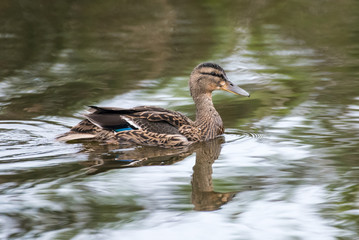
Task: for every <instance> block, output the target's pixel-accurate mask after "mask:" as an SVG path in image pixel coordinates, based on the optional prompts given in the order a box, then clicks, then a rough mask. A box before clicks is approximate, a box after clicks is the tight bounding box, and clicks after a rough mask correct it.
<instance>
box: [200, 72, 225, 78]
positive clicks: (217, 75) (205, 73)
mask: <svg viewBox="0 0 359 240" xmlns="http://www.w3.org/2000/svg"><path fill="white" fill-rule="evenodd" d="M200 73H201V74H204V75H211V76H214V77H219V78H222V79H225V77H224V75H223V74H218V73H215V72H200Z"/></svg>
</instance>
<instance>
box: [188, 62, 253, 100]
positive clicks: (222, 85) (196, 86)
mask: <svg viewBox="0 0 359 240" xmlns="http://www.w3.org/2000/svg"><path fill="white" fill-rule="evenodd" d="M189 87H190V91H191V95H192V97H195V96H198V95H201V94H209V95H210V94H211V93H212V92H213V91H214V90H224V91H227V92H230V93H234V94H237V95H243V96H246V97H249V93H248V92H246V91H245V90H243V89H242V88H240V87H238V86H236V85H234V84H233V83H232V82H231V81H229V80H228V78H227V75H226V73H225V72H224V70H223V68H221V67H220V66H219V65H218V64H215V63H201V64H199V65H198V66H197V67H195V68H194V69H193V71H192V73H191V77H190V80H189Z"/></svg>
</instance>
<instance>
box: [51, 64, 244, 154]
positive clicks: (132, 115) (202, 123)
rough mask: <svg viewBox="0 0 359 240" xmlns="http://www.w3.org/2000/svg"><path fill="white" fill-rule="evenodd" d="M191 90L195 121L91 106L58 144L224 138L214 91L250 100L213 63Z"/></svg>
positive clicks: (199, 70)
mask: <svg viewBox="0 0 359 240" xmlns="http://www.w3.org/2000/svg"><path fill="white" fill-rule="evenodd" d="M189 88H190V92H191V96H192V98H193V101H194V103H195V104H196V109H197V112H196V121H192V120H191V119H189V118H188V117H186V116H185V115H183V114H182V113H179V112H175V111H171V110H167V109H164V108H160V107H152V106H140V107H134V108H129V109H125V108H111V107H96V106H91V107H90V108H91V109H90V110H91V113H90V114H87V115H85V116H86V118H87V119H85V120H83V121H81V122H80V123H79V124H77V125H76V126H74V127H73V128H71V130H70V131H69V132H67V133H65V134H63V135H62V136H59V137H58V139H59V140H63V141H70V140H77V139H96V140H101V141H105V142H107V143H117V144H131V145H133V144H135V145H148V146H161V147H182V146H187V145H189V144H192V143H194V142H199V141H205V140H209V139H213V138H215V137H217V136H219V135H221V134H223V132H224V129H223V122H222V119H221V117H220V116H219V114H218V112H217V111H216V109H215V108H214V105H213V102H212V92H213V91H214V90H225V91H228V92H231V93H234V94H238V95H244V96H248V97H249V93H247V92H246V91H244V90H243V89H241V88H240V87H238V86H236V85H234V84H233V83H232V82H230V81H229V80H228V78H227V76H226V73H225V72H224V70H223V69H222V68H221V67H220V66H219V65H217V64H214V63H202V64H200V65H198V66H197V67H195V68H194V70H193V71H192V73H191V76H190V80H189Z"/></svg>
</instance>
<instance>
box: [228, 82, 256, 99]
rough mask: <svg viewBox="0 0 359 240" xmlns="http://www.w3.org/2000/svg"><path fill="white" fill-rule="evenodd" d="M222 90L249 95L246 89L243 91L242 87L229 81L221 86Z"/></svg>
mask: <svg viewBox="0 0 359 240" xmlns="http://www.w3.org/2000/svg"><path fill="white" fill-rule="evenodd" d="M222 90H224V91H227V92H230V93H234V94H237V95H243V96H246V97H249V96H250V94H249V93H248V92H247V91H245V90H244V89H242V88H240V87H238V86H236V85H234V84H233V83H231V82H229V84H227V85H225V86H223V87H222Z"/></svg>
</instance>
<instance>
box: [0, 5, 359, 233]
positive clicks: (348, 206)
mask: <svg viewBox="0 0 359 240" xmlns="http://www.w3.org/2000/svg"><path fill="white" fill-rule="evenodd" d="M0 12H1V13H2V14H0V19H1V22H2V23H4V24H1V26H0V46H1V47H0V55H1V59H0V119H24V120H30V119H34V118H40V119H41V118H46V117H50V116H54V117H58V118H57V119H58V120H56V121H58V122H62V121H65V122H66V121H67V120H68V119H67V118H64V117H73V116H74V114H78V113H79V112H81V111H82V109H83V108H84V106H85V105H92V104H99V103H101V102H103V101H105V100H109V99H110V101H112V100H111V99H115V100H116V97H118V96H119V97H120V98H122V97H123V101H129V102H130V104H136V105H137V104H138V105H142V104H146V102H151V103H152V102H153V99H155V100H156V101H157V100H158V102H159V104H162V106H163V105H165V106H166V107H167V106H169V107H171V108H172V109H175V110H179V111H182V112H184V113H186V114H188V115H189V116H191V117H192V118H193V117H194V106H193V104H192V100H191V98H190V96H189V93H188V89H187V78H188V76H189V73H190V71H191V70H192V69H193V67H194V66H196V65H197V64H198V63H200V62H203V61H216V62H219V63H220V64H221V65H222V66H224V67H225V69H226V70H227V68H228V70H227V74H228V76H230V78H231V79H232V80H233V79H234V82H235V83H236V84H241V86H242V85H243V88H245V89H248V90H249V91H250V92H251V93H252V96H251V98H250V99H249V100H248V99H244V98H235V97H233V96H230V95H227V94H226V93H220V94H215V97H214V101H215V105H216V107H217V109H218V111H219V113H220V114H221V116H222V118H223V120H224V123H225V126H226V128H227V129H229V130H227V132H228V134H227V136H226V137H228V138H231V137H232V138H236V137H238V138H240V137H241V133H242V132H244V133H245V132H247V133H252V135H254V136H255V134H253V133H256V134H258V135H260V136H262V139H256V138H255V137H253V138H250V139H244V140H243V139H242V140H241V139H239V140H238V142H236V141H237V140H233V141H232V142H230V143H226V144H224V145H223V147H222V148H223V149H222V152H221V155H220V157H219V159H218V160H216V162H215V163H214V165H213V166H212V165H211V164H210V166H208V165H201V164H199V163H198V162H200V159H199V160H197V161H198V162H196V165H195V166H194V169H193V171H192V172H187V171H186V170H184V169H183V168H184V167H183V166H186V164H188V163H187V162H186V161H188V159H189V158H188V156H191V154H192V152H190V154H189V155H186V156H182V158H181V157H179V158H176V159H175V160H174V161H173V162H171V164H172V165H171V166H163V167H162V168H161V167H159V168H156V167H148V168H140V169H141V170H137V171H136V170H127V169H126V171H125V170H123V169H119V170H118V169H117V170H112V171H109V172H106V173H102V175H101V174H98V176H99V177H97V175H96V176H87V175H85V174H84V170H83V165H85V163H82V165H79V164H78V163H77V162H76V163H71V164H61V158H64V159H73V158H74V159H75V160H76V159H77V161H83V160H86V162H88V161H91V160H92V157H94V158H95V160H98V159H102V160H103V159H107V160H109V161H108V164H110V165H111V164H114V163H113V161H112V162H111V160H113V158H115V157H114V156H116V154H118V153H116V151H114V152H112V150H109V149H102V150H99V149H95V150H94V151H92V152H90V150H89V149H86V145H84V146H82V145H80V147H79V145H76V147H78V148H80V149H82V150H83V152H82V153H78V154H64V155H61V156H58V159H60V160H59V162H57V163H56V164H53V165H52V166H50V167H49V166H46V167H40V168H36V169H33V168H32V167H34V166H32V167H29V168H26V167H23V168H21V170H19V169H17V168H16V167H14V168H13V169H11V168H10V172H7V174H4V175H3V176H2V177H1V180H0V183H1V185H2V187H1V193H2V196H4V197H5V198H6V199H5V200H3V203H12V202H11V201H8V199H17V201H19V204H18V205H16V204H13V205H11V207H15V210H14V211H13V212H11V211H10V212H7V213H6V216H8V217H9V218H10V219H13V220H14V221H15V222H17V223H18V224H17V225H16V224H15V226H16V227H17V228H15V227H13V228H12V229H18V230H16V231H17V232H16V231H15V233H13V234H12V235H11V234H10V235H11V236H12V237H13V238H21V237H23V236H28V237H29V238H31V237H36V238H37V237H41V236H44V235H42V234H43V233H44V232H51V231H54V230H62V231H63V232H62V233H61V232H59V233H58V235H57V236H59V238H70V237H75V236H78V235H80V234H84V230H83V229H85V231H86V230H87V231H88V232H90V233H89V234H91V233H93V234H95V233H98V232H101V231H102V230H101V229H102V228H104V229H108V231H110V230H113V229H121V228H126V226H128V225H127V224H129V225H131V223H132V224H133V225H135V226H136V225H137V224H142V223H144V221H145V220H144V219H151V213H153V212H156V213H159V212H160V213H163V212H170V213H173V212H175V213H176V214H177V213H179V214H183V213H190V212H192V207H193V208H197V209H198V210H214V209H218V207H221V206H222V205H221V204H222V203H226V201H225V200H231V199H232V198H231V197H228V196H226V195H220V194H221V193H219V192H226V193H232V192H238V193H239V196H238V198H236V199H234V200H233V202H234V204H232V205H231V204H229V205H227V206H226V207H227V209H226V211H228V212H229V213H228V212H225V211H223V212H222V211H221V210H219V214H223V215H224V216H226V217H228V218H229V219H231V220H230V221H229V222H231V221H233V222H235V223H236V224H238V222H239V223H242V222H241V220H242V219H243V218H245V215H246V214H244V216H243V215H241V214H240V213H239V212H244V213H247V215H248V213H249V212H250V210H249V209H251V207H252V205H251V204H252V202H253V203H255V202H266V201H268V199H267V198H266V197H268V195H270V194H273V193H276V194H278V195H280V197H278V199H279V200H278V199H276V198H274V200H276V201H281V203H283V205H285V203H295V204H298V205H300V206H303V205H304V206H307V205H310V207H312V208H310V211H312V212H311V213H312V214H313V215H315V214H316V213H320V216H321V217H323V219H328V220H329V221H330V223H328V224H327V225H328V226H334V227H336V229H344V230H347V231H348V232H349V233H346V235H345V234H342V233H341V232H335V231H333V232H334V233H332V234H333V235H331V237H332V238H333V239H334V238H340V239H353V238H354V237H356V236H357V234H358V220H357V215H358V213H357V208H358V207H357V206H358V194H359V189H358V175H359V174H358V161H357V159H358V147H359V143H358V139H359V135H358V116H359V113H358V112H359V111H358V106H359V99H358V97H359V95H358V94H359V92H358V89H359V81H358V77H359V75H358V71H357V69H358V67H359V60H358V56H359V45H358V39H359V15H358V14H357V13H358V12H359V3H358V2H357V1H354V0H352V1H350V0H349V1H340V2H338V1H326V2H323V1H277V0H258V1H249V0H247V1H244V0H242V1H235V2H233V1H220V2H219V1H213V0H209V1H189V0H186V1H165V0H156V1H141V2H138V1H113V0H107V1H90V2H86V1H70V0H69V1H45V0H42V1H41V0H35V1H23V0H22V1H2V2H1V3H0ZM132 90H138V91H137V92H136V94H137V95H135V93H134V92H131V91H132ZM125 93H130V94H129V95H125V96H124V95H122V94H125ZM159 96H160V97H159ZM115 100H114V101H115ZM121 100H122V99H121ZM120 103H121V102H120ZM59 124H60V123H59ZM61 124H62V123H61ZM66 124H68V123H66ZM15 130H16V129H15ZM47 130H49V129H45V130H44V131H47ZM30 135H31V134H30ZM249 135H250V134H249ZM14 138H16V131H14ZM247 142H249V144H248V143H247ZM16 143H17V144H18V145H19V149H20V150H19V151H21V146H22V145H21V144H20V143H21V142H20V141H18V142H16V141H15V140H14V141H12V144H11V145H16ZM246 143H247V144H248V145H249V146H250V147H248V146H247V145H246ZM1 144H3V145H2V146H5V147H11V146H7V145H6V143H3V142H1ZM40 144H41V142H40V143H39V145H40ZM250 144H252V145H250ZM285 144H288V145H285ZM283 146H284V147H287V148H289V150H287V151H285V152H284V153H283V152H280V147H283ZM288 146H289V147H288ZM52 147H53V146H52ZM72 147H73V145H69V146H68V148H72ZM217 147H218V146H217ZM232 147H233V148H235V149H236V151H235V152H234V153H233V151H232V150H231V148H232ZM246 147H248V152H241V149H242V148H246ZM74 148H75V147H74ZM100 148H101V147H100ZM253 148H254V150H253ZM267 148H269V150H268V149H267ZM303 149H304V150H303ZM86 150H88V152H86ZM200 150H203V151H204V150H206V148H205V147H203V148H201V149H200ZM207 150H208V149H207ZM266 150H267V151H268V152H266ZM300 150H302V151H303V152H305V153H306V154H303V155H300V156H299V157H298V156H295V155H296V151H299V152H300ZM34 151H35V152H36V147H34ZM231 151H232V152H231ZM253 151H257V152H255V153H253ZM271 151H272V152H274V153H272V152H271ZM204 152H205V151H204ZM278 152H279V153H278ZM147 153H148V152H147ZM240 153H241V154H243V155H244V156H241V155H240ZM24 154H25V153H24ZM172 154H173V153H172ZM246 154H247V155H246ZM251 154H252V155H251ZM175 155H176V154H175ZM18 156H20V155H18ZM248 156H250V157H248ZM176 157H178V156H177V155H176ZM292 157H293V158H292ZM294 157H297V158H294ZM52 158H53V157H51V156H44V157H34V159H33V160H37V161H44V162H46V160H53V159H52ZM55 158H56V157H55ZM216 158H217V157H214V158H213V159H216ZM213 159H212V160H213ZM243 159H244V160H243ZM256 159H259V160H258V162H256ZM293 159H294V160H293ZM161 160H163V159H161ZM172 160H173V159H172ZM177 160H178V161H177ZM179 160H181V161H179ZM1 161H2V160H1ZM30 161H31V159H30V160H29V159H26V160H25V159H22V158H21V156H20V157H19V159H17V160H16V161H10V160H4V162H2V163H4V164H5V163H6V164H11V163H12V162H20V163H21V162H22V163H23V164H24V165H25V164H26V163H27V164H28V162H30ZM242 161H248V162H249V163H248V166H247V165H245V163H243V162H242ZM252 161H254V162H252ZM207 163H208V162H207ZM238 163H241V164H243V165H244V166H241V165H236V164H238ZM182 164H183V165H182ZM216 164H217V165H216ZM251 164H252V165H251ZM266 164H267V165H266ZM115 165H116V164H115ZM193 165H194V163H193V164H192V165H191V167H192V166H193ZM111 167H113V166H112V165H111ZM111 167H109V169H112V168H111ZM166 167H167V168H166ZM170 167H172V168H170ZM181 167H183V168H181ZM212 167H213V168H214V176H212V172H211V171H212ZM142 169H144V170H142ZM171 169H172V170H171ZM173 169H175V171H174V170H173ZM107 170H108V169H107ZM202 170H203V171H206V172H207V173H210V174H209V175H208V174H207V175H206V176H205V177H207V178H205V180H203V179H204V178H201V177H198V176H202V177H203V175H201V174H199V175H198V173H201V171H202ZM116 171H118V172H116ZM140 171H143V172H145V173H146V174H145V176H146V177H145V178H148V176H151V178H148V179H145V180H146V183H147V181H149V182H150V183H152V185H149V187H148V188H149V189H152V188H155V189H156V190H157V191H158V193H160V194H159V195H158V196H159V197H158V198H156V197H153V198H151V196H152V195H155V194H153V192H152V193H149V192H147V191H146V190H144V189H147V188H145V187H144V188H143V189H142V188H141V187H139V186H138V185H136V186H134V188H133V189H131V186H128V187H127V186H126V184H123V183H124V182H125V183H127V182H126V180H127V178H132V177H134V178H135V180H137V181H139V182H141V181H143V177H142V178H141V173H140ZM146 171H147V172H146ZM152 171H153V172H152ZM166 171H173V172H171V173H172V174H174V175H175V177H167V178H164V179H166V180H168V179H169V180H170V181H169V182H170V183H168V184H169V185H170V186H168V185H163V184H162V182H161V181H162V179H159V180H156V179H155V176H162V175H165V172H166ZM216 171H217V172H216ZM176 173H177V174H178V175H176ZM112 174H113V175H112ZM151 174H153V175H151ZM191 174H193V176H192V181H194V183H195V185H197V186H199V185H200V184H201V183H202V184H203V185H206V184H207V186H206V187H208V189H207V190H208V191H200V190H198V189H197V190H198V191H197V190H196V189H193V186H192V189H191V188H190V183H189V182H190V176H191ZM212 178H213V184H208V183H209V182H210V181H212ZM111 181H112V182H111ZM171 181H172V182H171ZM206 181H208V182H206ZM104 182H106V183H107V184H109V186H107V185H106V186H102V185H100V184H103V183H104ZM91 184H93V185H91ZM96 184H98V185H99V186H97V185H96ZM171 184H172V185H171ZM124 185H125V186H124ZM139 185H141V186H142V185H145V184H139ZM313 186H316V187H318V188H320V189H321V190H322V191H323V192H325V193H324V197H323V199H321V201H322V202H320V201H319V203H311V200H312V199H310V200H308V201H309V203H308V202H306V203H304V204H301V203H298V199H297V198H296V197H294V196H295V191H297V190H298V189H299V190H302V188H304V190H305V189H306V187H307V188H309V187H313ZM166 187H167V188H169V189H170V190H168V191H167V192H166V191H164V190H163V189H162V188H166ZM321 187H322V188H321ZM167 188H166V189H167ZM103 189H105V190H106V191H109V192H111V190H117V191H118V192H115V193H113V192H111V193H112V194H109V195H108V196H107V197H106V196H103V192H101V190H103ZM108 189H110V190H108ZM118 189H120V190H118ZM96 190H98V191H99V192H96ZM14 191H15V193H14ZM66 191H67V192H66ZM121 191H123V192H121ZM239 191H241V192H239ZM242 192H243V194H241V193H242ZM156 193H157V192H156ZM196 193H197V194H198V195H195V194H196ZM107 194H108V192H107ZM161 194H162V195H161ZM251 194H252V195H251ZM281 194H282V195H281ZM301 194H303V195H305V192H301ZM301 194H300V195H301ZM191 195H192V200H193V202H192V203H193V206H192V205H189V204H190V202H191V200H190V196H191ZM313 195H315V194H313ZM28 196H30V197H29V198H26V197H28ZM218 196H220V197H223V196H224V199H220V197H218ZM76 198H77V199H76ZM217 198H218V199H220V200H223V201H222V202H221V201H216V200H218V199H217ZM24 199H25V200H32V201H35V202H36V201H37V200H43V201H44V202H46V203H47V204H48V205H47V207H42V206H38V205H36V204H35V205H36V207H34V206H33V205H31V206H32V207H29V208H27V207H26V204H28V203H29V202H27V203H26V201H25V200H24ZM44 199H45V200H44ZM313 199H314V197H313ZM157 200H158V202H156V201H157ZM211 200H213V201H212V202H211ZM313 201H314V200H313ZM163 202H164V203H163ZM213 202H214V203H215V204H213ZM269 202H274V201H273V199H270V201H269ZM31 203H32V202H31ZM21 204H23V205H21ZM32 204H34V203H32ZM166 204H167V205H166ZM201 204H202V205H201ZM211 204H212V205H211ZM56 205H60V206H61V207H62V208H60V210H59V209H58V208H56ZM238 206H240V207H238ZM9 209H10V208H9ZM16 209H17V210H16ZM257 214H259V213H257ZM34 215H36V216H37V218H36V219H33V217H34ZM259 217H262V218H263V219H265V218H266V217H268V216H266V215H263V216H262V215H260V216H259ZM155 219H157V218H155ZM270 219H271V218H270ZM292 220H293V219H292ZM294 220H295V219H294ZM158 221H159V220H158ZM163 221H165V220H163ZM236 221H237V222H236ZM159 222H160V223H158V222H156V221H155V223H153V224H149V223H147V225H146V224H145V225H146V226H147V227H148V226H150V227H155V225H156V224H159V225H161V223H162V220H161V221H159ZM225 223H226V224H228V222H225ZM247 224H248V223H247ZM133 225H131V226H133ZM61 226H63V227H61ZM236 226H237V225H236ZM250 226H251V225H250ZM150 227H149V228H150ZM212 227H214V226H212ZM255 227H256V228H253V229H255V230H253V231H254V232H251V234H255V232H260V231H259V230H263V229H261V228H260V226H255ZM276 227H277V228H276V229H277V230H278V231H279V230H280V229H281V228H280V226H276ZM300 227H302V225H300V226H299V227H298V229H301V228H300ZM10 228H11V227H10ZM67 228H68V229H67ZM143 228H145V227H143ZM3 229H4V228H3ZM141 229H142V228H141ZM256 229H259V230H258V231H257V230H256ZM1 230H2V229H1V227H0V232H1ZM264 230H267V229H264ZM290 230H291V229H290V228H289V227H288V226H286V227H284V231H287V232H291V231H290ZM305 230H308V229H304V230H303V231H302V232H306V231H305ZM103 231H104V232H105V231H106V230H103ZM10 232H11V231H10ZM326 232H330V231H323V232H322V234H324V233H326ZM242 233H243V231H241V234H242ZM313 234H314V233H313ZM54 235H56V233H54ZM0 236H1V235H0ZM269 236H272V235H269ZM285 236H287V235H285ZM298 236H299V237H298ZM298 236H297V235H296V236H291V237H293V238H295V237H297V238H301V237H300V236H301V235H298ZM326 236H328V235H326ZM273 237H277V236H274V235H273ZM303 239H304V238H303Z"/></svg>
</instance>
